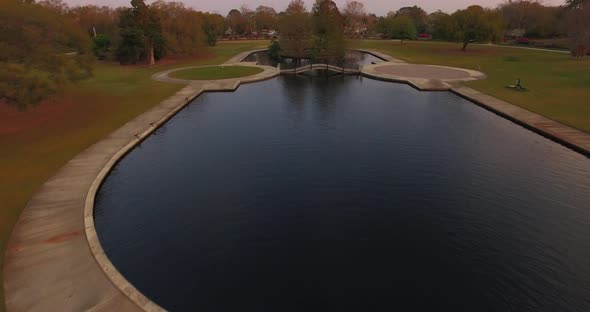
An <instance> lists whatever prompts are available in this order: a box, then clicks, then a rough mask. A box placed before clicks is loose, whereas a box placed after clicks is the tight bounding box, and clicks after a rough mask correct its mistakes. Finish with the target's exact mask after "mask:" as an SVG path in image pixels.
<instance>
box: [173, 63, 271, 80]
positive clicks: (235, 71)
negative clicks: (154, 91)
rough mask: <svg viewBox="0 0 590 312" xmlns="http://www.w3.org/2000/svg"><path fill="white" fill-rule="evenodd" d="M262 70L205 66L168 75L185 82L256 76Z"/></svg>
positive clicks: (246, 67)
mask: <svg viewBox="0 0 590 312" xmlns="http://www.w3.org/2000/svg"><path fill="white" fill-rule="evenodd" d="M263 71H264V70H263V69H262V68H258V67H249V66H206V67H197V68H189V69H183V70H179V71H175V72H172V73H170V75H169V76H170V77H172V78H179V79H187V80H219V79H229V78H239V77H245V76H251V75H256V74H259V73H261V72H263Z"/></svg>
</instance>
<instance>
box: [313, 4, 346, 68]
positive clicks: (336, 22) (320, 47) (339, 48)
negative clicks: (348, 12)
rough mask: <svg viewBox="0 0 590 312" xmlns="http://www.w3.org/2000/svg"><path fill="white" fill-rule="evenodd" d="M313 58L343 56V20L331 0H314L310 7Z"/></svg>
mask: <svg viewBox="0 0 590 312" xmlns="http://www.w3.org/2000/svg"><path fill="white" fill-rule="evenodd" d="M311 15H312V25H313V35H314V42H313V51H312V56H313V57H315V58H328V57H341V56H344V35H343V30H344V29H343V28H344V21H343V18H342V15H341V14H340V11H339V10H338V7H337V6H336V3H334V1H332V0H316V2H315V3H314V5H313V8H312V13H311Z"/></svg>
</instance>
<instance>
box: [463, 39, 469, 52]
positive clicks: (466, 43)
mask: <svg viewBox="0 0 590 312" xmlns="http://www.w3.org/2000/svg"><path fill="white" fill-rule="evenodd" d="M468 44H469V41H465V42H463V47H462V48H461V51H463V52H465V51H467V45H468Z"/></svg>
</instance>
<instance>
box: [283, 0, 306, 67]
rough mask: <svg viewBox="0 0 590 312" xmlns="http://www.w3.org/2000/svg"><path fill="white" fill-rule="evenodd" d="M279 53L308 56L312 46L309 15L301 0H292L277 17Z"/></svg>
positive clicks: (296, 56)
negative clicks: (278, 17)
mask: <svg viewBox="0 0 590 312" xmlns="http://www.w3.org/2000/svg"><path fill="white" fill-rule="evenodd" d="M279 33H280V34H281V36H280V38H279V43H278V44H279V46H280V48H281V55H282V56H285V57H293V58H305V57H308V56H309V51H310V50H311V48H312V26H311V17H310V15H309V12H307V10H306V8H305V4H304V3H303V0H293V1H291V3H289V6H288V7H287V9H286V10H285V12H284V15H283V16H282V17H281V18H280V19H279Z"/></svg>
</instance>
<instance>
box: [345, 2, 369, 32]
mask: <svg viewBox="0 0 590 312" xmlns="http://www.w3.org/2000/svg"><path fill="white" fill-rule="evenodd" d="M342 16H343V17H344V33H345V34H347V35H349V36H353V37H356V36H359V35H361V34H362V33H363V32H365V31H366V29H367V24H368V19H367V12H366V11H365V5H364V4H363V3H362V2H359V1H350V0H347V1H346V6H345V7H344V10H343V14H342Z"/></svg>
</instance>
